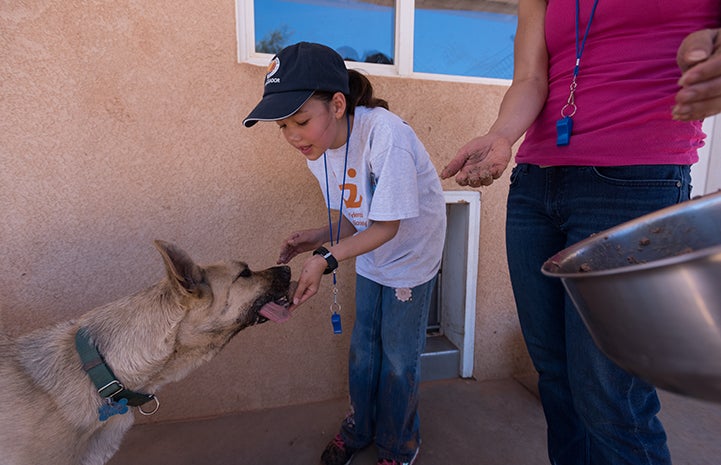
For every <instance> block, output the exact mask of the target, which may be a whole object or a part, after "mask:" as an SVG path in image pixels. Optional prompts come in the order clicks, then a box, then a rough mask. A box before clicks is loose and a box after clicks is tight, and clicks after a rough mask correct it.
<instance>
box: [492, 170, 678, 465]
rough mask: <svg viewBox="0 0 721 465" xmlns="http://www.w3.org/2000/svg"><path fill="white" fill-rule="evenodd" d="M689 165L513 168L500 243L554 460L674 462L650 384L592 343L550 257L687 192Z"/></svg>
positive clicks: (605, 464) (557, 464) (573, 463)
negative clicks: (549, 265)
mask: <svg viewBox="0 0 721 465" xmlns="http://www.w3.org/2000/svg"><path fill="white" fill-rule="evenodd" d="M690 184H691V179H690V167H688V166H678V165H654V166H648V165H644V166H626V167H595V168H594V167H572V166H567V167H548V168H541V167H539V166H535V165H528V164H521V165H518V166H516V167H515V168H514V169H513V172H512V173H511V187H510V191H509V194H508V205H507V218H506V248H507V250H506V252H507V255H508V265H509V270H510V275H511V283H512V286H513V292H514V297H515V300H516V305H517V308H518V316H519V320H520V323H521V329H522V332H523V337H524V339H525V342H526V346H527V348H528V352H529V354H530V356H531V360H532V361H533V364H534V367H535V368H536V370H537V371H538V373H539V381H538V387H539V391H540V396H541V403H542V405H543V411H544V413H545V416H546V422H547V425H548V454H549V458H550V460H551V463H552V464H554V465H589V464H590V465H618V464H624V465H625V464H629V465H630V464H633V465H638V464H647V465H651V464H653V465H663V464H670V463H671V458H670V456H669V451H668V448H667V446H666V433H665V432H664V429H663V425H661V422H660V421H659V420H658V418H657V416H656V414H657V413H658V412H659V410H660V408H661V407H660V403H659V400H658V397H657V395H656V390H655V389H654V387H653V386H651V385H649V384H648V383H646V382H644V381H643V380H641V379H639V378H637V377H635V376H632V375H630V374H629V373H627V372H626V371H624V370H623V369H621V368H619V367H618V366H617V365H616V364H615V363H613V362H612V361H611V360H609V359H608V358H607V357H606V356H605V355H604V354H603V353H601V351H600V350H599V349H598V348H597V347H596V345H595V344H594V342H593V340H592V338H591V336H590V334H589V333H588V331H587V329H586V327H585V326H584V324H583V322H582V320H581V318H580V316H579V314H578V313H577V311H576V309H575V307H574V306H573V304H572V302H571V301H570V299H569V298H568V296H567V295H566V293H565V290H564V288H563V284H562V283H561V280H560V279H558V278H550V277H546V276H544V275H543V274H542V273H541V267H542V265H543V263H544V262H545V261H546V259H548V258H550V257H551V256H552V255H554V254H555V253H557V252H559V251H560V250H562V249H564V248H566V247H568V246H570V245H572V244H574V243H576V242H578V241H580V240H581V239H584V238H586V237H588V236H590V235H591V234H594V233H597V232H599V231H602V230H605V229H608V228H610V227H613V226H616V225H618V224H620V223H623V222H626V221H629V220H631V219H633V218H636V217H639V216H641V215H643V214H646V213H649V212H651V211H655V210H658V209H660V208H663V207H666V206H669V205H672V204H675V203H678V202H681V201H683V200H687V199H688V198H689V193H690V190H691V186H690Z"/></svg>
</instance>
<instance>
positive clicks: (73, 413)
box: [0, 240, 292, 465]
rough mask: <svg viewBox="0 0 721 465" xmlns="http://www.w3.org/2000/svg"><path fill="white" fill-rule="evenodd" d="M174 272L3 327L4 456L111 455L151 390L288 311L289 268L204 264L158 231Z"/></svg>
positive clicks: (42, 459) (0, 422)
mask: <svg viewBox="0 0 721 465" xmlns="http://www.w3.org/2000/svg"><path fill="white" fill-rule="evenodd" d="M154 244H155V246H156V247H157V249H158V250H159V252H160V254H161V256H162V258H163V262H164V265H165V271H166V274H167V276H166V278H165V279H163V280H161V281H159V282H158V283H156V284H154V285H152V286H151V287H149V288H147V289H145V290H143V291H140V292H138V293H136V294H134V295H131V296H128V297H125V298H121V299H119V300H116V301H113V302H110V303H108V304H105V305H103V306H101V307H98V308H95V309H93V310H90V311H89V312H87V313H85V314H84V315H82V316H80V317H78V318H77V319H75V320H70V321H65V322H62V323H59V324H57V325H55V326H52V327H49V328H45V329H39V330H36V331H33V332H31V333H29V334H26V335H23V336H20V337H17V338H14V339H11V338H9V337H8V336H6V335H5V334H0V464H1V465H38V464H52V465H79V464H80V465H103V464H105V463H106V462H107V461H108V460H110V458H111V457H112V456H113V455H114V454H115V452H116V451H117V450H118V448H119V447H120V443H121V442H122V439H123V436H124V435H125V433H126V432H127V431H128V429H130V427H131V426H132V424H133V422H134V417H133V414H132V413H125V412H126V411H127V409H128V408H129V407H132V406H135V407H137V408H138V409H139V410H140V412H141V413H145V414H150V413H153V412H154V410H156V409H157V408H158V406H159V402H158V400H157V398H156V397H155V396H154V395H153V394H152V393H153V392H155V391H156V390H157V389H158V388H160V387H161V386H163V385H165V384H167V383H170V382H173V381H178V380H180V379H182V378H183V377H185V376H186V375H187V374H188V373H190V372H191V371H192V370H193V369H194V368H196V367H198V366H199V365H201V364H202V363H204V362H207V361H208V360H210V359H211V358H213V356H215V355H216V354H217V353H218V352H219V351H220V350H221V349H222V348H223V347H224V346H225V345H226V344H227V343H228V342H229V341H230V340H231V338H233V336H235V335H236V334H237V333H238V332H240V331H241V330H243V329H245V328H247V327H249V326H253V325H256V324H259V323H263V322H265V321H268V319H271V320H274V321H281V320H283V319H284V318H287V316H288V314H287V313H286V312H287V308H288V300H289V298H290V296H291V295H292V294H291V292H292V290H291V287H292V286H291V281H290V274H291V273H290V268H289V267H287V266H275V267H272V268H268V269H266V270H263V271H251V270H250V269H249V268H248V265H247V264H245V263H243V262H240V261H228V262H224V263H218V264H215V265H210V266H205V267H201V266H199V265H197V264H196V263H195V262H194V261H193V260H192V259H191V258H190V256H189V255H188V254H187V253H186V252H184V251H183V250H182V249H180V248H179V247H177V246H175V245H173V244H171V243H167V242H164V241H159V240H156V241H155V242H154Z"/></svg>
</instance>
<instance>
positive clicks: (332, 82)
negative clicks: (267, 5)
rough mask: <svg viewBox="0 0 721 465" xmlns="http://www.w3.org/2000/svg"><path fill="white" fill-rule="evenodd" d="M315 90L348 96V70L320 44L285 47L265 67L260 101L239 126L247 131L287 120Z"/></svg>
mask: <svg viewBox="0 0 721 465" xmlns="http://www.w3.org/2000/svg"><path fill="white" fill-rule="evenodd" d="M319 90H320V91H327V92H342V93H343V94H345V95H348V94H349V93H350V90H349V88H348V69H347V68H346V66H345V62H344V61H343V58H342V57H341V56H340V55H339V54H338V53H337V52H336V51H335V50H333V49H332V48H330V47H326V46H325V45H321V44H315V43H311V42H298V43H297V44H293V45H289V46H288V47H286V48H284V49H283V50H281V51H280V52H278V54H277V55H275V56H274V57H273V59H272V60H271V62H270V64H269V65H268V70H267V73H266V75H265V85H264V87H263V99H262V100H261V101H260V103H259V104H258V105H256V107H255V108H254V109H253V111H251V112H250V114H249V115H248V117H247V118H245V119H244V120H243V124H244V125H245V127H248V128H249V127H251V126H252V125H254V124H255V123H257V122H258V121H277V120H279V119H284V118H288V117H289V116H291V115H292V114H293V113H295V112H296V111H298V109H299V108H300V107H301V106H303V104H304V103H305V102H307V101H308V99H309V98H310V97H311V95H313V93H314V92H315V91H319Z"/></svg>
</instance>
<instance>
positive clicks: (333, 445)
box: [320, 433, 358, 465]
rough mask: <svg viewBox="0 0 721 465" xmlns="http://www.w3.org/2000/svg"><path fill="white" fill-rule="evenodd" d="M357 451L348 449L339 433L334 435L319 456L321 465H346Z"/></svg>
mask: <svg viewBox="0 0 721 465" xmlns="http://www.w3.org/2000/svg"><path fill="white" fill-rule="evenodd" d="M356 452H358V449H354V448H352V447H348V446H347V445H346V443H345V441H343V438H342V437H341V435H340V433H338V434H336V435H335V437H334V438H333V440H332V441H331V442H329V443H328V445H327V446H325V450H324V451H323V454H322V455H321V456H320V463H321V465H348V464H350V462H351V460H353V456H354V455H355V453H356Z"/></svg>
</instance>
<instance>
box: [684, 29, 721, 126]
mask: <svg viewBox="0 0 721 465" xmlns="http://www.w3.org/2000/svg"><path fill="white" fill-rule="evenodd" d="M676 60H677V62H678V66H679V67H680V68H681V71H683V74H682V75H681V79H680V80H679V85H680V86H681V90H680V91H678V93H677V94H676V105H675V106H674V107H673V118H674V119H676V120H681V121H691V120H700V119H703V118H705V117H707V116H711V115H715V114H717V113H721V29H705V30H702V31H696V32H694V33H692V34H689V35H688V36H687V37H686V38H685V39H684V40H683V42H682V43H681V46H680V47H679V48H678V54H677V56H676Z"/></svg>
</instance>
